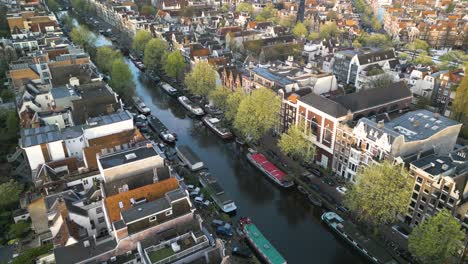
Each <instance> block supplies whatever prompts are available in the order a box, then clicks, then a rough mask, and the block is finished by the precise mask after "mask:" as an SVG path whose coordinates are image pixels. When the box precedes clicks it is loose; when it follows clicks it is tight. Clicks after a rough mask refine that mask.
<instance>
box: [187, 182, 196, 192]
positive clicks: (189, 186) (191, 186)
mask: <svg viewBox="0 0 468 264" xmlns="http://www.w3.org/2000/svg"><path fill="white" fill-rule="evenodd" d="M193 189H195V186H193V185H192V184H189V185H187V190H189V191H192V190H193Z"/></svg>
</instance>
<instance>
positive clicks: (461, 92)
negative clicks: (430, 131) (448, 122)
mask: <svg viewBox="0 0 468 264" xmlns="http://www.w3.org/2000/svg"><path fill="white" fill-rule="evenodd" d="M452 112H453V114H452V115H453V118H454V119H456V120H458V121H465V120H466V119H467V116H468V77H467V76H466V75H465V76H464V77H463V79H462V81H461V82H460V84H459V85H458V88H457V90H456V93H455V98H454V100H453V104H452Z"/></svg>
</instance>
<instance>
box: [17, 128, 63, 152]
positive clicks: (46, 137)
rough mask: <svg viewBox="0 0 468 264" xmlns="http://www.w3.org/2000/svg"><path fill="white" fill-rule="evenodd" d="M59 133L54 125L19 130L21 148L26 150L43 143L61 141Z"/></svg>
mask: <svg viewBox="0 0 468 264" xmlns="http://www.w3.org/2000/svg"><path fill="white" fill-rule="evenodd" d="M61 139H62V136H61V135H60V131H59V129H58V127H57V126H55V125H48V126H42V127H36V128H26V129H23V130H21V147H23V148H27V147H31V146H36V145H40V144H44V143H49V142H54V141H58V140H61Z"/></svg>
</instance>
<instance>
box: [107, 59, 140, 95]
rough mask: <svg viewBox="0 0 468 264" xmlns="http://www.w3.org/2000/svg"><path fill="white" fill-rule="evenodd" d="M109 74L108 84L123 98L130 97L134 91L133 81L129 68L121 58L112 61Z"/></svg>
mask: <svg viewBox="0 0 468 264" xmlns="http://www.w3.org/2000/svg"><path fill="white" fill-rule="evenodd" d="M110 76H111V80H110V83H109V84H110V86H111V87H112V88H113V89H114V90H115V91H116V92H117V93H118V94H119V95H120V96H122V97H123V98H126V99H127V100H128V99H130V98H131V97H132V95H133V94H134V92H135V83H134V82H133V74H132V72H131V71H130V68H129V67H128V65H127V64H126V63H125V62H124V61H123V60H122V59H117V60H114V61H113V63H112V70H111V74H110Z"/></svg>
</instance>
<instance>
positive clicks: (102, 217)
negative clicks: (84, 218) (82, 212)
mask: <svg viewBox="0 0 468 264" xmlns="http://www.w3.org/2000/svg"><path fill="white" fill-rule="evenodd" d="M104 222H105V219H104V216H101V217H99V218H98V223H100V224H102V223H104Z"/></svg>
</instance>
